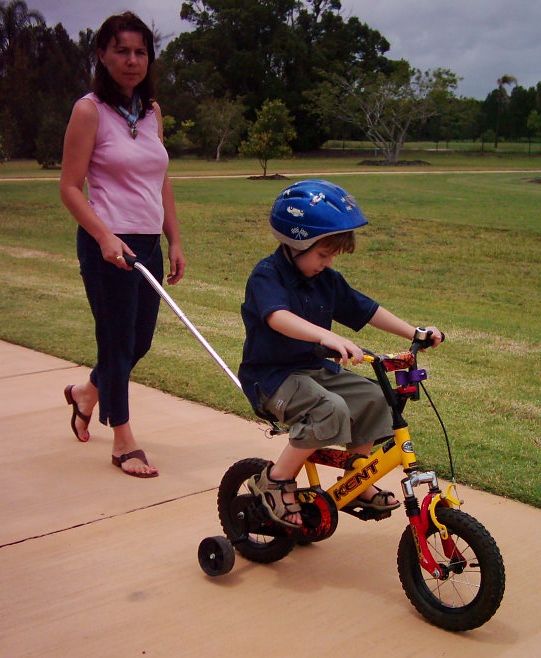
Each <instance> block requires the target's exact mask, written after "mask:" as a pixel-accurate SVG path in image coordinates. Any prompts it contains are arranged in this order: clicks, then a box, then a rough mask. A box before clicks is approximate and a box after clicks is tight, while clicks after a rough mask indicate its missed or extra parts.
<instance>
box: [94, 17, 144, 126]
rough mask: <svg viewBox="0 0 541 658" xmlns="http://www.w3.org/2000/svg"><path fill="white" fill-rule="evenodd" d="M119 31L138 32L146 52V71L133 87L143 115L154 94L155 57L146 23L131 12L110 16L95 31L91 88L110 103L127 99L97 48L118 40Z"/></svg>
mask: <svg viewBox="0 0 541 658" xmlns="http://www.w3.org/2000/svg"><path fill="white" fill-rule="evenodd" d="M120 32H139V33H140V34H141V36H142V37H143V42H144V44H145V47H146V49H147V52H148V71H147V74H146V76H145V79H144V80H143V81H142V82H141V83H139V84H138V85H137V87H136V90H137V93H138V94H139V97H140V99H141V103H142V105H143V112H142V114H141V117H143V116H144V113H145V111H146V110H150V109H152V99H153V98H154V95H155V89H154V66H153V63H154V60H155V58H156V56H155V53H154V36H153V34H152V31H151V30H150V29H149V28H148V27H147V26H146V25H145V23H143V21H142V20H141V19H140V18H139V17H138V16H136V15H135V14H134V13H132V12H131V11H126V12H124V13H123V14H118V15H114V16H110V17H109V18H108V19H107V20H106V21H105V22H104V23H103V25H102V26H101V27H100V29H99V30H98V31H97V32H96V35H95V37H94V56H95V72H94V80H93V84H92V91H93V92H94V93H95V94H96V96H98V98H100V100H102V101H104V102H105V103H107V104H108V105H112V106H116V105H123V104H125V103H126V102H127V101H129V100H130V99H127V98H125V97H124V95H123V94H122V93H121V91H120V89H119V88H118V85H117V83H116V82H115V81H114V80H113V78H112V77H111V76H110V75H109V72H108V71H107V69H106V68H105V66H104V65H103V64H102V63H101V61H100V58H99V57H98V50H107V46H108V45H109V42H110V41H111V39H115V40H117V39H118V35H119V33H120Z"/></svg>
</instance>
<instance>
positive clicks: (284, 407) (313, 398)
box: [261, 368, 393, 449]
mask: <svg viewBox="0 0 541 658" xmlns="http://www.w3.org/2000/svg"><path fill="white" fill-rule="evenodd" d="M261 398H262V399H261V405H262V409H263V410H264V411H265V412H267V413H270V414H272V415H274V416H275V417H276V418H277V419H278V420H279V421H280V422H281V423H284V424H285V425H287V426H288V427H289V442H290V444H291V445H292V446H294V447H296V448H307V449H308V448H316V449H317V448H323V447H324V446H330V445H341V446H345V447H346V448H348V449H351V448H353V447H357V446H363V445H366V444H370V443H374V442H376V441H379V440H381V439H385V438H387V437H389V436H392V435H393V429H392V417H391V411H390V409H389V405H388V404H387V402H386V400H385V398H384V396H383V393H382V391H381V388H380V387H379V386H378V384H377V383H375V382H373V381H371V380H370V379H367V378H366V377H361V376H359V375H356V374H355V373H353V372H351V371H350V370H346V369H345V368H341V369H340V372H338V373H333V372H331V371H329V370H327V369H326V368H321V369H319V370H300V371H297V372H294V373H292V374H291V375H290V376H289V377H288V378H287V379H286V380H285V382H284V383H283V384H282V385H281V386H280V387H279V388H278V390H277V391H276V393H275V394H274V395H273V396H272V397H270V398H266V397H265V396H261Z"/></svg>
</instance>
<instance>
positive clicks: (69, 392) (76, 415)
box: [64, 384, 92, 443]
mask: <svg viewBox="0 0 541 658" xmlns="http://www.w3.org/2000/svg"><path fill="white" fill-rule="evenodd" d="M74 386H75V384H69V385H68V386H66V388H65V389H64V397H65V398H66V402H67V403H68V404H69V405H70V406H71V407H72V408H73V412H72V414H71V429H72V430H73V433H74V434H75V436H76V437H77V439H78V440H79V441H81V442H82V443H86V442H87V441H88V438H86V439H81V437H80V436H79V432H77V427H76V426H75V419H76V418H80V419H81V420H82V421H83V423H85V426H84V428H83V431H84V432H86V430H87V429H88V425H89V423H90V419H91V418H92V414H90V416H87V415H86V414H83V413H81V411H80V410H79V407H78V406H77V402H75V400H74V399H73V394H72V390H73V387H74Z"/></svg>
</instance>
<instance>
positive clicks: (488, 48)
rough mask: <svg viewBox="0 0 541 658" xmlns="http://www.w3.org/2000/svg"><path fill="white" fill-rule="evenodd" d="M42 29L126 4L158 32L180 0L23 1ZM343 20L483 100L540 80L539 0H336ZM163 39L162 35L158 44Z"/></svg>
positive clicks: (173, 18)
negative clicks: (504, 87) (511, 80)
mask: <svg viewBox="0 0 541 658" xmlns="http://www.w3.org/2000/svg"><path fill="white" fill-rule="evenodd" d="M26 4H27V6H28V8H29V9H36V10H38V11H40V12H41V13H42V15H43V17H44V18H45V22H46V23H47V25H48V26H49V27H54V26H55V25H56V24H57V23H62V25H63V26H64V28H65V29H66V30H67V32H68V34H69V35H70V36H71V37H72V38H73V39H74V40H75V41H77V40H78V33H79V30H83V31H84V30H86V28H91V29H92V30H97V29H98V28H99V26H100V25H101V23H102V22H103V21H104V20H105V19H106V18H107V17H108V16H110V15H111V14H115V13H119V12H121V11H125V10H126V9H129V10H131V11H134V12H135V13H136V14H138V15H139V16H140V17H141V18H142V19H143V20H144V21H145V22H146V23H147V24H148V25H149V26H151V25H152V24H153V23H154V26H155V29H156V30H158V31H159V32H160V33H161V34H162V36H164V37H169V38H171V37H173V38H174V37H175V36H177V35H178V34H179V33H180V32H181V31H183V30H185V29H186V28H187V27H188V25H187V24H186V23H183V22H182V21H181V20H180V6H181V4H182V0H154V1H153V2H152V1H149V0H130V1H129V2H124V1H123V0H120V1H119V0H26ZM342 13H343V15H344V17H345V18H347V17H349V16H357V17H358V18H359V19H360V20H361V21H362V22H364V23H367V24H368V26H369V27H370V28H372V29H375V30H379V32H380V33H381V34H382V36H384V37H385V38H386V39H387V41H388V42H389V44H390V46H391V49H390V51H389V52H388V53H387V57H389V58H391V59H400V58H404V59H406V60H407V61H408V62H409V63H410V65H411V66H413V67H415V68H417V69H420V70H422V71H426V70H428V69H436V68H443V69H450V70H451V71H453V72H454V73H455V74H456V75H457V76H458V77H459V78H462V80H461V81H460V83H459V86H458V89H457V94H458V95H459V96H465V97H471V98H477V99H479V100H484V99H485V98H486V96H487V94H488V93H490V92H491V91H492V90H493V89H495V88H496V86H497V82H496V81H497V79H498V78H501V77H502V76H503V75H511V76H514V77H515V78H516V79H517V81H518V84H519V85H521V86H522V87H524V88H526V89H527V88H529V87H533V86H535V85H536V84H537V83H538V82H540V81H541V39H540V38H539V27H540V25H541V2H539V1H538V0H513V1H510V0H342ZM168 40H169V39H166V40H164V44H163V45H165V44H166V43H167V41H168Z"/></svg>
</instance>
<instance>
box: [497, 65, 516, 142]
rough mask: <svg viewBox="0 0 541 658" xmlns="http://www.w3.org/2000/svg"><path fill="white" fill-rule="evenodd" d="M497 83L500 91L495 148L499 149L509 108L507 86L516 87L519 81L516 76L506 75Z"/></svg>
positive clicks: (498, 93) (498, 94)
mask: <svg viewBox="0 0 541 658" xmlns="http://www.w3.org/2000/svg"><path fill="white" fill-rule="evenodd" d="M496 82H497V84H498V91H497V95H496V102H497V117H496V129H495V132H496V136H495V138H494V148H498V142H499V137H500V124H501V119H502V114H503V113H504V111H505V110H506V109H507V106H508V104H509V94H508V93H507V89H506V88H505V86H506V85H511V84H514V85H516V84H517V79H516V78H515V77H514V76H512V75H508V74H507V73H506V74H505V75H502V77H501V78H498V80H497V81H496Z"/></svg>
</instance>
